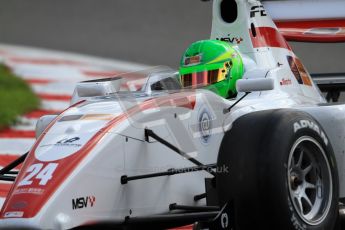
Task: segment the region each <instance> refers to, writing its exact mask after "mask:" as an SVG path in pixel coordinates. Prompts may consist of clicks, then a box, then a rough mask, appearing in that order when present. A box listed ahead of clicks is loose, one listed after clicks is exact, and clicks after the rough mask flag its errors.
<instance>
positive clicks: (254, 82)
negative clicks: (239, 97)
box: [236, 78, 274, 93]
mask: <svg viewBox="0 0 345 230" xmlns="http://www.w3.org/2000/svg"><path fill="white" fill-rule="evenodd" d="M236 89H237V92H240V93H241V92H243V93H247V92H255V91H266V90H272V89H274V80H273V79H272V78H257V79H240V80H238V81H237V82H236Z"/></svg>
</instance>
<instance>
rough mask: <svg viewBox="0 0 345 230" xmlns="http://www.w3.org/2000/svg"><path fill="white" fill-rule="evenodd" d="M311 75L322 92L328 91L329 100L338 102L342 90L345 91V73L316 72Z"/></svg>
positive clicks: (327, 97)
mask: <svg viewBox="0 0 345 230" xmlns="http://www.w3.org/2000/svg"><path fill="white" fill-rule="evenodd" d="M311 77H312V78H313V80H314V82H315V84H317V86H318V87H319V89H320V90H321V92H324V93H327V94H326V99H327V101H332V102H337V101H338V100H339V97H340V92H344V91H345V73H316V74H311Z"/></svg>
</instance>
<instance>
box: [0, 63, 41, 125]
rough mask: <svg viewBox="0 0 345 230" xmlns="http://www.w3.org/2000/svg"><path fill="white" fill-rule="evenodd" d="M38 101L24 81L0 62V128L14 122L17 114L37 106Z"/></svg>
mask: <svg viewBox="0 0 345 230" xmlns="http://www.w3.org/2000/svg"><path fill="white" fill-rule="evenodd" d="M39 105H40V101H39V99H38V97H37V96H36V95H35V94H34V93H33V92H32V90H31V88H30V87H29V86H28V85H27V84H26V82H25V81H23V80H22V79H20V78H19V77H17V76H15V75H14V74H13V73H12V72H11V71H10V69H9V68H7V67H6V66H4V65H2V64H0V130H1V129H4V128H6V127H7V126H9V125H11V124H14V123H15V122H16V120H17V117H18V116H19V115H22V114H25V113H27V112H30V111H32V110H35V109H37V108H39Z"/></svg>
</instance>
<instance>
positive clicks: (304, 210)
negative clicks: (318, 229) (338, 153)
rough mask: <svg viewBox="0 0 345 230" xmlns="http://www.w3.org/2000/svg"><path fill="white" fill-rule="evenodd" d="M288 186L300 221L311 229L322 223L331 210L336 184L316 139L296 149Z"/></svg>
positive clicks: (303, 140)
mask: <svg viewBox="0 0 345 230" xmlns="http://www.w3.org/2000/svg"><path fill="white" fill-rule="evenodd" d="M288 185H289V194H290V199H291V201H292V204H293V206H294V208H295V210H296V212H297V213H298V215H299V216H300V218H301V219H302V220H303V221H304V222H305V223H307V224H309V225H318V224H319V223H321V222H322V221H323V220H324V219H325V218H326V216H327V214H328V212H329V210H330V206H331V201H332V194H333V191H332V190H333V184H332V175H331V168H330V165H329V163H328V159H327V156H326V154H325V151H324V149H323V148H322V146H321V145H320V144H319V143H318V142H317V141H316V140H315V139H313V138H311V137H307V136H304V137H301V138H299V139H298V140H297V141H296V142H295V144H294V145H293V147H292V149H291V151H290V155H289V161H288Z"/></svg>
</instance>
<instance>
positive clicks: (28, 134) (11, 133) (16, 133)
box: [0, 128, 35, 138]
mask: <svg viewBox="0 0 345 230" xmlns="http://www.w3.org/2000/svg"><path fill="white" fill-rule="evenodd" d="M0 138H35V131H33V130H15V129H10V128H8V129H5V130H2V131H1V132H0Z"/></svg>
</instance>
